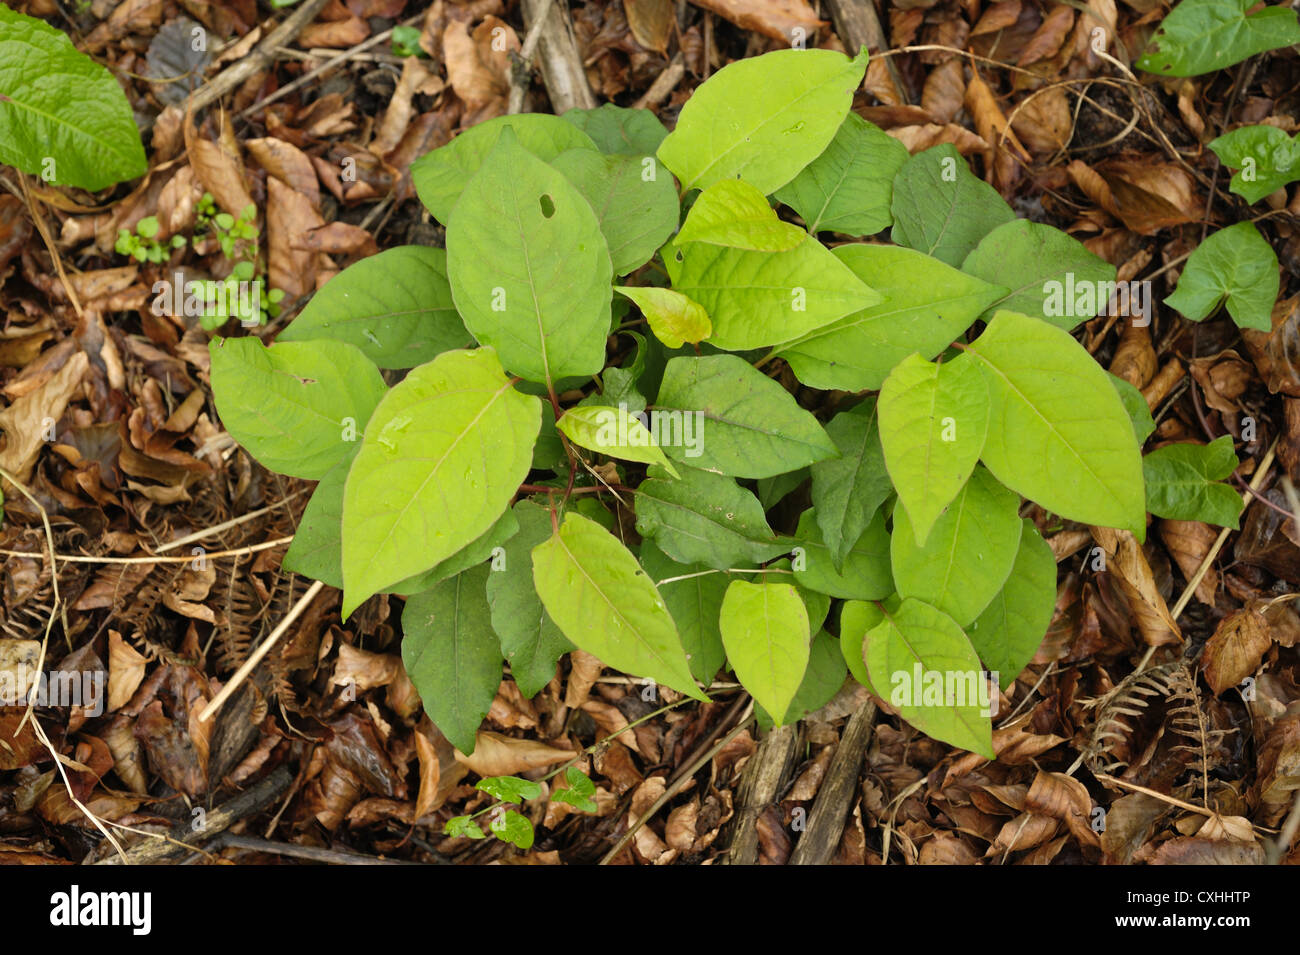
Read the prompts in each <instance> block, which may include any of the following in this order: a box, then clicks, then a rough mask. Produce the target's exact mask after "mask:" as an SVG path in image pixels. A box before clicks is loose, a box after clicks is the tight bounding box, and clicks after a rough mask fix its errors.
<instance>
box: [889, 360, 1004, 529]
mask: <svg viewBox="0 0 1300 955" xmlns="http://www.w3.org/2000/svg"><path fill="white" fill-rule="evenodd" d="M878 401H879V413H880V446H881V449H882V450H883V451H884V452H885V466H886V467H888V468H889V476H890V477H891V478H892V479H893V482H894V487H896V488H897V489H898V499H899V500H900V501H902V503H903V507H904V508H906V510H907V516H908V518H909V523H910V524H911V525H912V528H913V529H914V530H915V532H916V543H917V544H924V543H925V541H926V538H927V537H928V536H929V534H930V528H931V527H933V526H934V522H935V521H936V520H937V519H938V517H939V515H940V514H941V513H942V512H943V509H944V508H945V507H947V506H948V504H949V503H950V502H951V501H952V499H953V498H954V497H956V496H957V492H958V491H960V490H961V489H962V486H963V485H964V484H965V483H966V479H967V478H969V477H970V475H971V472H972V471H973V470H974V469H975V463H976V462H977V461H978V460H979V457H980V451H982V450H983V449H984V436H985V434H986V433H987V431H988V423H989V422H988V418H989V392H988V385H986V384H985V383H984V376H983V374H982V373H981V372H980V369H979V367H978V366H977V365H976V363H975V361H974V359H972V358H971V357H969V356H968V355H958V356H957V357H956V358H954V359H953V360H952V361H949V362H943V363H941V364H933V363H931V362H928V361H923V360H922V359H921V357H920V356H919V355H912V356H911V357H909V358H904V359H903V360H902V361H901V362H899V363H898V365H897V366H896V367H895V368H894V370H893V371H892V372H891V373H890V375H889V377H888V378H886V379H885V383H884V385H883V386H882V387H881V389H880V397H879V399H878Z"/></svg>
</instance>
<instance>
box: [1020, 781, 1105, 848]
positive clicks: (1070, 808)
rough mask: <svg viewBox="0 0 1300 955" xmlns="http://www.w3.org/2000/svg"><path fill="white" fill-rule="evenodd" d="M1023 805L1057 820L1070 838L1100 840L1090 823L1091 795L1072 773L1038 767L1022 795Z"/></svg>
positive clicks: (1094, 842) (1089, 841) (1094, 843)
mask: <svg viewBox="0 0 1300 955" xmlns="http://www.w3.org/2000/svg"><path fill="white" fill-rule="evenodd" d="M1025 809H1026V810H1027V811H1029V812H1034V813H1038V814H1040V815H1044V816H1051V817H1052V818H1053V819H1059V820H1061V821H1062V822H1064V823H1065V824H1066V826H1067V827H1068V828H1069V830H1070V832H1071V833H1072V834H1073V835H1074V838H1075V839H1077V840H1078V841H1079V842H1080V843H1082V844H1084V845H1090V846H1098V845H1100V844H1101V843H1100V842H1099V841H1098V839H1097V833H1096V832H1094V831H1093V830H1092V827H1091V825H1090V823H1091V817H1092V797H1091V796H1089V795H1088V790H1087V789H1086V788H1085V787H1084V785H1083V783H1081V782H1079V780H1077V779H1075V778H1074V777H1073V776H1067V775H1065V773H1049V772H1046V771H1044V770H1041V769H1040V770H1039V771H1038V775H1037V776H1035V777H1034V782H1033V785H1031V786H1030V787H1029V792H1028V794H1026V796H1025Z"/></svg>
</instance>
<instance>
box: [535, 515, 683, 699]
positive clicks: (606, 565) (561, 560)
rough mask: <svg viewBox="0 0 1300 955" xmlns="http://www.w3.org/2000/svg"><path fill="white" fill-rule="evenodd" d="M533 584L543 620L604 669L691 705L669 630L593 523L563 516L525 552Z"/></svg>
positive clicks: (672, 627) (635, 575) (642, 584)
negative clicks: (548, 617)
mask: <svg viewBox="0 0 1300 955" xmlns="http://www.w3.org/2000/svg"><path fill="white" fill-rule="evenodd" d="M533 582H534V584H535V585H536V587H537V594H538V596H540V597H541V598H542V604H543V606H545V607H546V612H547V613H548V614H550V615H551V619H552V620H554V621H555V622H556V624H557V625H558V626H559V628H560V630H561V631H563V632H564V635H565V636H566V637H568V638H569V639H570V640H571V641H572V642H573V643H574V644H575V645H576V646H578V647H580V648H581V649H583V650H586V651H587V652H588V653H591V654H594V655H595V656H597V657H599V658H600V660H601V661H602V662H603V663H605V664H606V665H607V666H611V667H614V668H615V669H618V670H622V671H623V672H624V673H628V674H631V675H633V676H640V677H646V678H648V679H651V680H654V681H655V682H657V683H662V684H663V685H664V686H668V687H671V688H672V689H674V690H677V691H678V692H680V693H685V694H686V695H687V696H689V697H691V698H693V699H697V700H707V697H706V696H705V695H704V694H703V693H701V692H700V691H699V689H698V688H697V687H696V686H695V681H694V680H693V679H692V678H691V671H690V666H689V664H688V662H687V660H686V653H685V651H684V650H683V649H682V643H681V639H680V638H679V637H678V635H677V625H676V624H675V623H673V618H672V616H671V615H670V614H669V613H668V609H667V607H665V606H664V601H663V598H662V597H660V596H659V591H657V590H656V589H655V585H654V584H653V583H652V582H651V581H650V578H649V577H647V576H646V574H645V571H643V570H642V569H641V565H640V564H638V563H637V560H636V558H635V557H633V556H632V553H631V551H629V550H628V549H627V548H626V547H624V546H623V544H622V543H620V542H619V540H618V538H616V537H614V535H612V534H610V533H609V532H608V531H606V530H605V529H604V528H603V527H601V526H600V525H599V524H597V523H596V522H595V521H591V520H588V519H587V518H585V517H582V516H580V515H579V514H576V513H574V512H573V511H569V512H568V513H567V514H565V515H564V523H563V524H562V525H560V529H559V531H558V532H557V533H556V534H554V535H553V536H552V537H551V538H550V539H549V540H547V541H546V542H545V543H542V544H539V545H537V547H535V548H534V549H533Z"/></svg>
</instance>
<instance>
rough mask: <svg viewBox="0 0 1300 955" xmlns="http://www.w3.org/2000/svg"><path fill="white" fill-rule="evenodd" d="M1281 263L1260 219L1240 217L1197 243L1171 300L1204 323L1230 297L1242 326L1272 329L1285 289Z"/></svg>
mask: <svg viewBox="0 0 1300 955" xmlns="http://www.w3.org/2000/svg"><path fill="white" fill-rule="evenodd" d="M1277 268H1278V267H1277V254H1276V253H1274V251H1273V247H1272V246H1271V245H1269V244H1268V242H1267V241H1266V240H1265V239H1264V237H1263V236H1262V235H1260V234H1259V230H1258V229H1256V228H1255V226H1254V224H1253V223H1250V222H1238V223H1237V224H1236V225H1230V226H1228V227H1227V228H1226V229H1220V230H1219V231H1218V232H1215V233H1214V234H1212V235H1211V236H1209V238H1207V239H1206V240H1205V241H1204V242H1202V243H1201V244H1200V245H1198V246H1197V247H1196V249H1195V250H1194V251H1193V252H1192V254H1191V257H1190V258H1188V260H1187V264H1186V265H1184V266H1183V274H1182V276H1181V277H1179V279H1178V288H1176V289H1174V294H1173V295H1170V296H1169V297H1168V298H1166V299H1165V304H1166V305H1168V306H1169V307H1170V308H1175V309H1177V310H1178V312H1179V313H1180V314H1181V315H1182V316H1183V318H1186V319H1188V320H1189V321H1193V322H1199V321H1201V320H1202V319H1204V318H1206V317H1208V316H1209V315H1210V314H1211V313H1213V312H1214V311H1215V310H1216V309H1217V308H1218V307H1219V305H1220V304H1221V303H1223V302H1224V300H1225V299H1226V300H1227V307H1228V314H1229V315H1231V316H1232V320H1233V321H1234V322H1236V323H1237V327H1238V328H1254V329H1258V330H1259V331H1262V332H1267V331H1272V329H1273V322H1272V317H1271V316H1272V313H1273V303H1274V302H1276V301H1277V296H1278V290H1279V288H1280V281H1279V279H1278V272H1277Z"/></svg>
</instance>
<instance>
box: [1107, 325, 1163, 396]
mask: <svg viewBox="0 0 1300 955" xmlns="http://www.w3.org/2000/svg"><path fill="white" fill-rule="evenodd" d="M1110 373H1111V374H1112V375H1114V376H1116V377H1117V378H1123V379H1124V380H1125V381H1127V382H1128V383H1129V384H1130V385H1132V386H1133V387H1134V388H1136V389H1138V390H1139V391H1141V390H1142V389H1143V388H1145V387H1146V385H1147V382H1149V381H1150V380H1151V378H1152V376H1153V375H1155V373H1156V352H1155V349H1154V348H1152V347H1151V330H1150V329H1149V328H1147V327H1144V326H1141V325H1136V324H1134V323H1133V322H1125V323H1124V330H1123V331H1122V332H1121V333H1120V337H1119V346H1118V347H1117V348H1116V349H1115V357H1114V358H1112V359H1111V362H1110Z"/></svg>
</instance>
